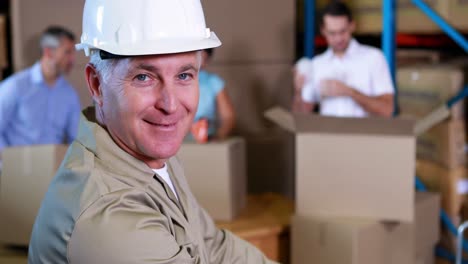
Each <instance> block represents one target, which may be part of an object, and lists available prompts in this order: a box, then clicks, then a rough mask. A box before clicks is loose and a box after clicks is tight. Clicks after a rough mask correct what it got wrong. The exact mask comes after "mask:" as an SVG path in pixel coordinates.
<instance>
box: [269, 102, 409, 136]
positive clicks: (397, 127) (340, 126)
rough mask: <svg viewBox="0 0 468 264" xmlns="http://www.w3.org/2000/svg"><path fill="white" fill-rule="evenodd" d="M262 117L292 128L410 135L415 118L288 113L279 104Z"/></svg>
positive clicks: (301, 130) (309, 130)
mask: <svg viewBox="0 0 468 264" xmlns="http://www.w3.org/2000/svg"><path fill="white" fill-rule="evenodd" d="M265 117H266V118H268V119H269V120H271V121H273V122H274V123H276V124H278V125H279V126H280V127H282V128H284V129H286V130H288V131H291V132H313V133H336V134H377V135H400V136H405V135H413V134H414V132H413V131H414V124H415V120H413V119H406V118H380V117H368V118H342V117H329V116H320V115H316V114H296V113H294V114H293V113H290V112H289V111H287V110H285V109H284V108H281V107H274V108H271V109H269V110H267V111H266V112H265Z"/></svg>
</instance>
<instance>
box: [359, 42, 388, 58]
mask: <svg viewBox="0 0 468 264" xmlns="http://www.w3.org/2000/svg"><path fill="white" fill-rule="evenodd" d="M359 53H360V55H361V56H367V57H370V58H377V59H380V58H383V57H384V55H383V52H382V50H380V49H379V48H376V47H373V46H369V45H366V44H359Z"/></svg>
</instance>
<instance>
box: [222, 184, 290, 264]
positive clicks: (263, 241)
mask: <svg viewBox="0 0 468 264" xmlns="http://www.w3.org/2000/svg"><path fill="white" fill-rule="evenodd" d="M247 204H248V205H247V207H246V208H244V210H242V212H241V214H240V215H239V217H238V218H236V219H235V220H234V221H224V222H223V221H217V222H216V225H217V226H218V227H219V228H222V229H227V230H229V231H231V232H233V233H234V234H235V235H237V236H239V237H240V238H242V239H244V240H246V241H248V242H249V243H251V244H253V245H254V246H256V247H257V248H258V249H260V250H261V251H262V252H263V253H264V254H265V255H266V256H267V257H268V258H269V259H271V260H274V261H278V262H280V263H289V244H290V243H289V237H290V232H289V230H290V221H291V220H290V219H291V216H292V214H293V212H294V203H293V202H292V200H290V199H287V198H286V197H284V196H282V195H279V194H274V193H264V194H256V195H249V197H248V202H247Z"/></svg>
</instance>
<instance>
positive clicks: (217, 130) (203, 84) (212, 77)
mask: <svg viewBox="0 0 468 264" xmlns="http://www.w3.org/2000/svg"><path fill="white" fill-rule="evenodd" d="M212 57H213V49H206V50H203V52H202V65H201V70H200V73H199V77H198V78H199V82H200V98H199V103H198V109H197V112H196V114H195V119H194V122H195V123H196V122H200V121H207V123H208V124H207V125H208V130H207V132H208V134H207V137H208V139H209V140H223V139H225V138H226V137H228V136H229V134H230V133H231V132H232V129H233V128H234V125H235V114H234V109H233V107H232V103H231V100H230V98H229V95H228V93H227V91H226V89H225V87H224V84H225V83H224V80H223V79H221V78H220V77H219V76H218V75H216V74H213V73H210V72H208V71H206V70H205V69H206V67H207V66H208V63H209V61H210V59H211V58H212ZM195 126H196V124H195Z"/></svg>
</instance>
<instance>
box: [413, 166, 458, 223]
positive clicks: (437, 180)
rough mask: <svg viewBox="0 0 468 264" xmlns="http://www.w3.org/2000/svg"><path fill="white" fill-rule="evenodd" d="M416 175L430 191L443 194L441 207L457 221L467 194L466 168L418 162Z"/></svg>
mask: <svg viewBox="0 0 468 264" xmlns="http://www.w3.org/2000/svg"><path fill="white" fill-rule="evenodd" d="M416 175H417V176H418V177H419V178H420V179H421V181H422V182H423V183H424V184H425V186H426V188H427V189H428V190H429V191H433V192H439V193H440V194H441V197H442V202H441V205H442V206H441V207H442V208H443V209H444V210H445V211H446V212H447V214H448V215H449V216H451V217H452V218H453V219H456V218H457V216H458V215H459V213H460V210H461V208H462V204H463V200H464V197H465V196H466V194H467V188H466V185H467V181H466V168H465V166H460V167H458V168H454V169H447V168H444V167H442V166H440V165H438V164H436V163H434V162H431V161H426V160H417V162H416Z"/></svg>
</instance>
